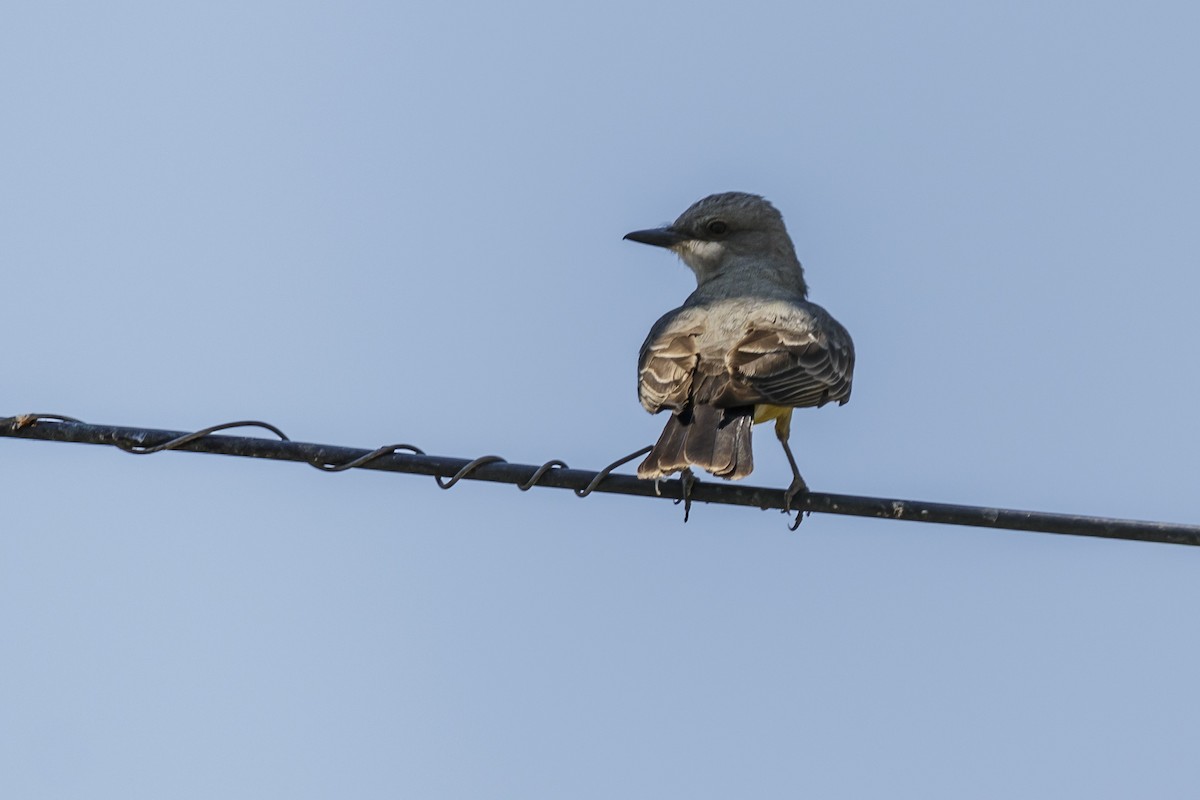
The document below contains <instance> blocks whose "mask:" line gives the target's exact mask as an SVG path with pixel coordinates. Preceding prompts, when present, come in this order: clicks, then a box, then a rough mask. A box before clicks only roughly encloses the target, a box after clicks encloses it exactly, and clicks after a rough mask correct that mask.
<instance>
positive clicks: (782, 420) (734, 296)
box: [625, 192, 854, 506]
mask: <svg viewBox="0 0 1200 800" xmlns="http://www.w3.org/2000/svg"><path fill="white" fill-rule="evenodd" d="M625 238H626V239H629V240H632V241H635V242H641V243H643V244H651V245H655V246H657V247H666V248H668V249H670V250H673V251H674V252H675V253H677V254H678V255H679V257H680V258H682V259H683V262H684V263H685V264H687V265H688V266H689V267H691V269H692V271H693V272H694V273H696V284H697V286H696V291H694V292H692V294H691V295H690V296H688V298H687V300H686V301H684V304H683V305H682V306H680V307H679V308H677V309H675V310H674V311H670V312H668V313H667V314H666V315H665V316H663V318H662V319H660V320H659V321H658V322H656V323H655V324H654V327H653V328H651V329H650V335H649V336H647V337H646V342H645V343H644V344H643V345H642V350H641V354H640V356H639V358H638V397H639V398H640V399H641V401H642V405H643V406H645V408H646V410H647V411H649V412H650V413H652V414H657V413H658V412H660V411H662V410H664V409H666V410H668V411H670V412H671V418H670V419H669V420H668V421H667V425H666V427H665V428H664V429H663V432H662V436H660V437H659V439H658V443H657V444H656V445H654V448H653V450H651V452H650V455H648V456H647V457H646V460H645V461H643V462H642V464H641V466H639V467H638V477H639V478H646V479H654V480H658V479H659V478H662V477H665V476H667V475H671V474H672V473H675V472H679V471H683V470H687V469H688V468H689V467H692V466H697V467H701V468H703V469H705V470H708V471H709V472H711V473H712V474H713V475H716V476H717V477H720V478H728V479H731V480H733V479H737V478H744V477H746V476H747V475H749V474H750V472H751V470H753V469H754V457H753V455H752V453H751V450H750V429H751V426H752V425H753V424H754V423H758V422H766V421H768V420H772V419H773V420H775V435H776V436H777V437H779V441H780V443H781V444H782V445H783V452H784V453H786V454H787V459H788V463H789V464H791V467H792V475H793V479H792V483H791V485H790V486H789V487H788V490H787V495H786V497H787V505H788V506H790V504H791V501H792V499H793V498H794V497H795V496H796V494H797V493H799V492H802V491H808V486H807V485H806V484H805V482H804V479H803V478H802V477H800V470H799V468H797V466H796V459H795V458H794V457H793V456H792V450H791V447H790V446H789V445H788V436H789V434H790V433H791V422H792V409H793V408H807V407H810V406H823V405H825V404H826V403H828V402H830V401H836V402H838V403H839V404H843V403H845V402H846V401H847V400H849V399H850V385H851V380H852V378H853V373H854V343H853V342H852V341H851V340H850V334H849V333H847V332H846V329H845V328H843V327H842V326H841V325H840V324H839V323H838V321H837V320H835V319H834V318H833V317H831V316H830V315H829V312H827V311H826V310H825V309H823V308H821V307H820V306H818V305H815V304H813V303H810V302H808V299H807V298H808V285H807V284H806V283H805V282H804V270H803V269H802V268H801V266H800V262H799V260H797V258H796V250H795V248H794V247H793V246H792V240H791V238H790V237H789V236H788V233H787V229H786V228H785V227H784V225H783V217H782V216H781V215H780V213H779V212H778V211H777V210H776V209H775V207H774V206H773V205H771V204H770V203H769V202H767V201H766V200H765V199H763V198H762V197H759V196H758V195H753V194H745V193H743V192H726V193H724V194H714V195H710V196H709V197H706V198H704V199H703V200H701V201H699V202H698V203H696V204H695V205H693V206H692V207H691V208H689V209H688V210H687V211H685V212H683V214H682V215H680V217H679V219H677V220H675V222H674V223H672V224H670V225H668V226H666V227H664V228H652V229H650V230H644V231H634V232H633V233H628V234H626V235H625ZM685 474H690V473H685Z"/></svg>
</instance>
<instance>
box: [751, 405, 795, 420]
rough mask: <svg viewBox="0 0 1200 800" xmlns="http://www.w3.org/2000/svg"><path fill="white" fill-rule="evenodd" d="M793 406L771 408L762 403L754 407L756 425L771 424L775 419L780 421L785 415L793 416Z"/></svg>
mask: <svg viewBox="0 0 1200 800" xmlns="http://www.w3.org/2000/svg"><path fill="white" fill-rule="evenodd" d="M791 413H792V408H791V406H770V405H767V404H765V403H760V404H759V405H756V406H755V407H754V424H755V425H757V424H758V423H760V422H770V421H771V420H773V419H778V418H779V417H782V416H784V415H785V414H786V415H788V416H791Z"/></svg>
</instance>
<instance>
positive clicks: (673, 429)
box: [638, 404, 754, 480]
mask: <svg viewBox="0 0 1200 800" xmlns="http://www.w3.org/2000/svg"><path fill="white" fill-rule="evenodd" d="M753 424H754V406H740V407H737V408H716V407H714V406H711V405H707V404H696V405H691V406H689V407H688V408H686V409H684V410H683V411H680V412H677V413H674V414H672V415H671V418H670V419H669V420H667V426H666V427H665V428H663V432H662V436H659V437H658V444H656V445H654V449H653V450H651V451H650V455H648V456H646V460H645V461H643V462H642V463H641V465H640V466H639V467H638V477H639V478H652V479H657V478H662V477H665V476H667V475H670V474H672V473H674V472H679V471H680V470H683V469H686V468H687V467H700V468H702V469H706V470H708V471H709V472H711V473H712V474H713V475H716V476H717V477H718V478H728V479H730V480H736V479H738V478H744V477H746V476H747V475H749V474H750V472H751V471H752V470H753V469H754V456H753V454H752V453H751V452H750V428H751V426H752V425H753Z"/></svg>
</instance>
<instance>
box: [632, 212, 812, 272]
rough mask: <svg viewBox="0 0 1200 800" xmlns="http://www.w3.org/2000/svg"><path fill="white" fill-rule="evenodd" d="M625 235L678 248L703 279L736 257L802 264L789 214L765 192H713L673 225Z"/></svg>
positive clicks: (743, 261)
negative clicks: (764, 195)
mask: <svg viewBox="0 0 1200 800" xmlns="http://www.w3.org/2000/svg"><path fill="white" fill-rule="evenodd" d="M625 238H626V239H629V240H630V241H633V242H641V243H642V244H652V245H655V246H657V247H666V248H668V249H670V250H673V251H675V252H676V253H678V254H679V257H680V258H682V259H683V262H684V263H685V264H687V265H688V266H689V267H691V269H692V271H693V272H695V273H696V279H697V280H698V281H699V282H700V283H704V282H705V281H706V280H707V279H709V278H711V277H715V276H717V275H719V274H720V273H721V272H722V271H723V270H724V269H725V268H726V267H727V266H729V265H731V264H735V263H741V264H751V263H754V262H762V263H764V264H765V263H771V264H776V265H778V266H785V265H786V266H789V267H790V266H791V265H792V264H793V263H794V264H795V266H796V267H799V262H798V261H796V251H795V249H794V248H793V247H792V240H791V238H790V237H789V236H788V233H787V228H785V227H784V225H783V216H782V215H781V214H780V213H779V211H777V210H776V208H775V206H773V205H771V204H770V203H769V202H768V201H767V200H765V199H764V198H762V197H759V196H758V195H756V194H746V193H745V192H724V193H722V194H713V195H709V196H708V197H706V198H704V199H703V200H700V201H698V202H696V203H694V204H693V205H692V207H691V208H689V209H688V210H687V211H684V212H683V213H682V214H680V215H679V219H677V220H675V221H674V222H672V223H671V224H670V225H667V226H664V227H662V228H650V229H648V230H644V231H633V232H632V233H627V234H625Z"/></svg>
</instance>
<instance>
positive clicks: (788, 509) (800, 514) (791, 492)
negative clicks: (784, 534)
mask: <svg viewBox="0 0 1200 800" xmlns="http://www.w3.org/2000/svg"><path fill="white" fill-rule="evenodd" d="M801 493H803V494H808V484H807V483H805V482H804V479H803V478H801V477H800V476H799V474H797V475H796V477H795V478H794V479H793V480H792V484H791V486H789V487H788V488H787V491H785V492H784V493H783V513H784V514H790V513H792V500H794V499H796V495H798V494H801ZM803 521H804V509H802V508H798V509H796V519H795V520H794V521H793V522H792V524H791V527H790V530H793V531H794V530H796V529H797V528H799V527H800V523H801V522H803Z"/></svg>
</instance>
